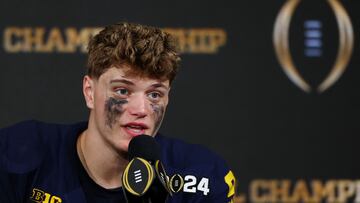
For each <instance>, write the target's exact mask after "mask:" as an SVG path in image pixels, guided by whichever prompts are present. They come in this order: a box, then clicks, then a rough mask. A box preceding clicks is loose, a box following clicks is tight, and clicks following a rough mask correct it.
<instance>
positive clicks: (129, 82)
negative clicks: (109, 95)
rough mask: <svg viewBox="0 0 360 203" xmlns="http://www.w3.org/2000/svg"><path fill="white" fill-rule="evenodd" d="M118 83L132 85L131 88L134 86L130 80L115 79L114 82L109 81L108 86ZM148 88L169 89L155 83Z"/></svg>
mask: <svg viewBox="0 0 360 203" xmlns="http://www.w3.org/2000/svg"><path fill="white" fill-rule="evenodd" d="M118 82H120V83H124V84H127V85H132V86H134V85H135V83H133V82H131V81H130V80H126V79H115V80H111V81H110V84H112V83H118ZM150 87H152V88H160V87H162V88H165V89H169V87H167V86H166V85H164V84H162V83H155V84H152V85H150Z"/></svg>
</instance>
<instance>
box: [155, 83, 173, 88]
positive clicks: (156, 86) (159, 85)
mask: <svg viewBox="0 0 360 203" xmlns="http://www.w3.org/2000/svg"><path fill="white" fill-rule="evenodd" d="M151 87H153V88H158V87H163V88H165V89H169V87H167V86H165V85H164V84H162V83H156V84H153V85H151Z"/></svg>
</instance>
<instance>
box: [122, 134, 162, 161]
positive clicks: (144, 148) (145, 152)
mask: <svg viewBox="0 0 360 203" xmlns="http://www.w3.org/2000/svg"><path fill="white" fill-rule="evenodd" d="M128 154H129V160H132V159H133V158H134V157H140V158H143V159H145V160H148V161H156V160H160V147H159V145H158V144H157V143H156V141H155V139H154V138H153V137H151V136H149V135H139V136H136V137H134V138H133V139H132V140H131V141H130V143H129V148H128Z"/></svg>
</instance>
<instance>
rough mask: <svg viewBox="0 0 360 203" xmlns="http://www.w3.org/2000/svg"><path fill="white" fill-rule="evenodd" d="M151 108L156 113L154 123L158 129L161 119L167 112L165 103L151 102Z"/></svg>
mask: <svg viewBox="0 0 360 203" xmlns="http://www.w3.org/2000/svg"><path fill="white" fill-rule="evenodd" d="M151 109H152V111H153V114H154V123H155V126H154V127H155V129H158V128H159V127H160V125H161V121H162V119H163V117H164V113H165V105H161V104H151Z"/></svg>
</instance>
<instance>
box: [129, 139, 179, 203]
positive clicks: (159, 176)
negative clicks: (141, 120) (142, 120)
mask: <svg viewBox="0 0 360 203" xmlns="http://www.w3.org/2000/svg"><path fill="white" fill-rule="evenodd" d="M128 154H129V160H130V162H129V164H128V165H127V166H126V168H125V170H124V173H123V176H122V185H123V191H124V194H125V198H126V201H127V202H128V203H162V202H165V201H166V199H167V198H168V196H169V195H172V193H171V191H170V189H169V180H168V177H167V175H166V172H165V170H164V167H163V165H162V163H161V161H160V147H159V146H158V144H157V143H156V141H155V139H154V138H153V137H151V136H149V135H139V136H136V137H134V138H133V139H132V140H131V141H130V143H129V147H128Z"/></svg>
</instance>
